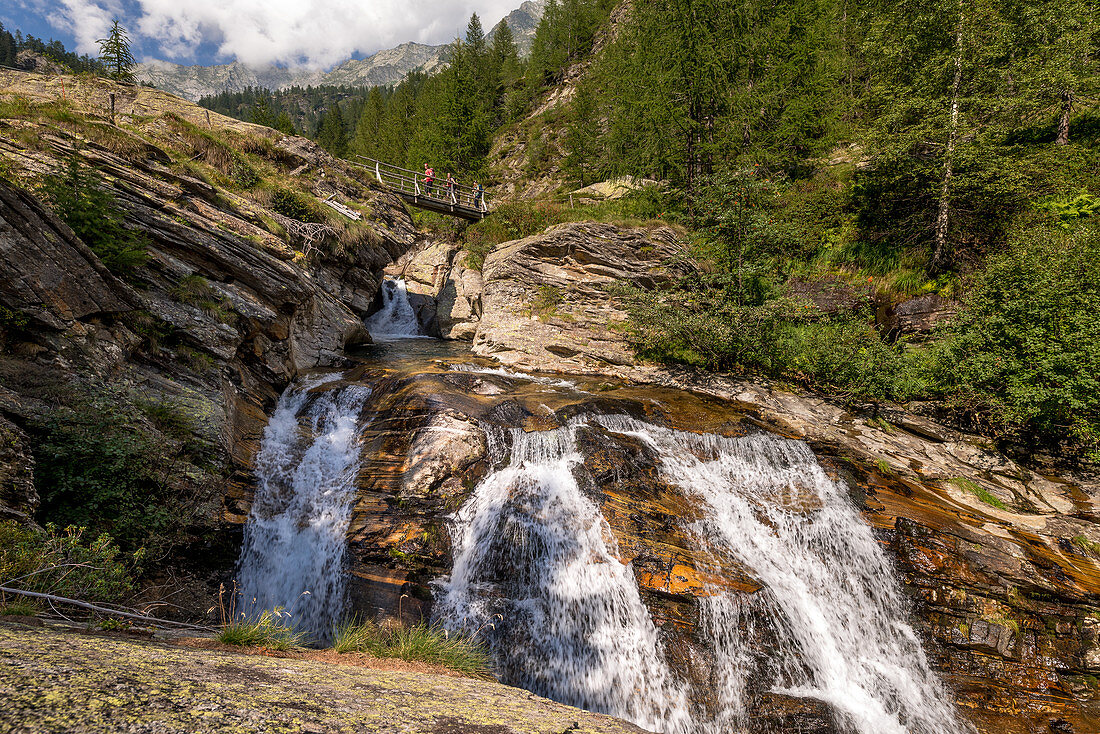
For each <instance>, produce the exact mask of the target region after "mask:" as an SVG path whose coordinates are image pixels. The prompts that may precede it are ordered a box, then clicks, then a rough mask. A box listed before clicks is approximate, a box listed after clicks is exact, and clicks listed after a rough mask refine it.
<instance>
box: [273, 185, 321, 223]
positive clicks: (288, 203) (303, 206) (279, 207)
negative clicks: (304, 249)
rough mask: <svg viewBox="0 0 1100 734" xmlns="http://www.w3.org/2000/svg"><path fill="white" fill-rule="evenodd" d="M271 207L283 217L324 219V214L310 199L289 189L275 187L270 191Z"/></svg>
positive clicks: (306, 220)
mask: <svg viewBox="0 0 1100 734" xmlns="http://www.w3.org/2000/svg"><path fill="white" fill-rule="evenodd" d="M271 208H272V209H273V210H274V211H276V212H278V213H279V214H282V215H283V216H284V217H289V218H291V219H297V220H298V221H300V222H322V221H324V216H323V215H322V213H321V212H320V211H319V209H318V207H317V205H316V204H315V203H314V202H313V200H312V199H310V198H309V197H307V196H306V195H305V194H302V193H299V192H297V191H291V190H290V189H283V188H279V189H275V190H274V191H273V192H272V193H271Z"/></svg>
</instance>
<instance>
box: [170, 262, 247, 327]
mask: <svg viewBox="0 0 1100 734" xmlns="http://www.w3.org/2000/svg"><path fill="white" fill-rule="evenodd" d="M172 296H173V297H175V299H176V300H177V301H179V302H180V303H189V304H191V305H192V306H197V307H198V308H199V309H201V310H202V311H203V312H204V313H207V314H209V315H211V316H213V317H214V318H216V319H218V320H219V321H221V322H223V323H228V322H230V321H231V315H230V309H231V308H232V305H233V304H232V303H230V302H229V300H228V299H226V298H223V297H221V296H219V295H218V293H217V291H215V290H214V287H213V286H211V285H210V281H209V280H207V279H206V278H204V277H203V276H201V275H199V274H197V273H192V274H191V275H185V276H183V277H182V278H180V279H179V282H178V283H176V286H175V287H174V288H173V289H172Z"/></svg>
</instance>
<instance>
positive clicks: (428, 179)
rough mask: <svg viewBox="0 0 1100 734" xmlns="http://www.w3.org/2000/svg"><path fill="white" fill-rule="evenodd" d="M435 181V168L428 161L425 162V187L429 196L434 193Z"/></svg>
mask: <svg viewBox="0 0 1100 734" xmlns="http://www.w3.org/2000/svg"><path fill="white" fill-rule="evenodd" d="M434 182H435V169H434V168H432V167H431V166H429V165H428V164H427V163H425V164H424V188H425V191H424V193H426V194H427V195H428V196H431V195H432V184H433V183H434Z"/></svg>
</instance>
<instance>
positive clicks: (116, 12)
mask: <svg viewBox="0 0 1100 734" xmlns="http://www.w3.org/2000/svg"><path fill="white" fill-rule="evenodd" d="M47 13H48V14H47V16H46V20H47V21H48V22H49V24H50V25H52V26H54V27H55V28H68V29H70V30H71V31H72V32H73V36H75V37H76V50H77V51H78V52H80V53H82V54H91V55H92V56H95V55H97V54H98V53H99V44H98V43H97V41H98V39H100V38H106V37H107V34H108V33H109V32H110V29H111V21H112V20H114V19H115V18H116V17H119V16H121V14H122V8H121V7H119V5H118V3H117V2H115V1H113V0H105V1H102V2H98V3H95V2H88V1H87V0H61V6H60V7H54V8H53V9H52V10H51V11H47Z"/></svg>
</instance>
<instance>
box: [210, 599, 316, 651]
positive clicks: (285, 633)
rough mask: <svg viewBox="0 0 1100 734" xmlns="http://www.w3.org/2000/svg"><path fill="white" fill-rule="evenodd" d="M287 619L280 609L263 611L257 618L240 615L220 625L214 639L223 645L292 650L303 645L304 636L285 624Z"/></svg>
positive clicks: (286, 615)
mask: <svg viewBox="0 0 1100 734" xmlns="http://www.w3.org/2000/svg"><path fill="white" fill-rule="evenodd" d="M288 617H289V615H288V614H287V613H286V612H285V611H284V610H282V609H272V610H264V611H263V612H262V613H261V614H260V616H259V617H248V616H246V615H241V616H240V617H239V618H237V619H235V620H231V621H229V622H226V623H225V624H224V625H222V628H221V630H219V631H218V634H217V636H216V637H215V638H214V639H216V640H217V641H218V642H220V643H222V644H223V645H234V646H238V647H267V648H270V649H272V650H293V649H295V648H298V647H301V646H302V645H303V644H304V641H305V636H304V635H303V634H302V633H300V632H296V631H295V630H294V628H293V627H291V626H290V625H288V624H287V623H286V621H285V620H286V618H288Z"/></svg>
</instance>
